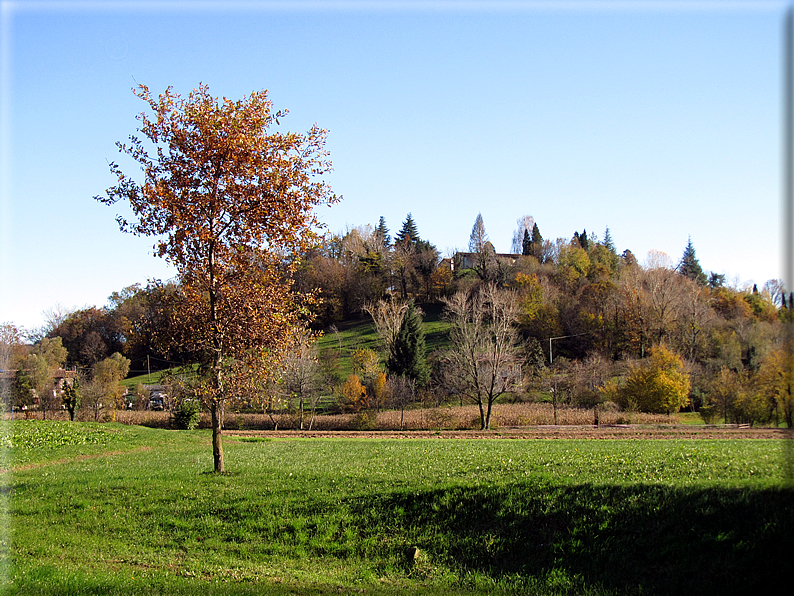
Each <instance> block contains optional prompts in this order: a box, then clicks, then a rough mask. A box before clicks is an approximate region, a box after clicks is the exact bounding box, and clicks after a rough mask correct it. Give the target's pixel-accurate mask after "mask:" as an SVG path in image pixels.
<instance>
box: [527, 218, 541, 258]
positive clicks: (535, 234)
mask: <svg viewBox="0 0 794 596" xmlns="http://www.w3.org/2000/svg"><path fill="white" fill-rule="evenodd" d="M530 254H531V255H532V256H533V257H535V258H536V259H537V260H538V261H540V260H541V257H542V256H543V236H541V235H540V228H539V227H538V223H537V222H535V225H534V226H532V250H531V252H530Z"/></svg>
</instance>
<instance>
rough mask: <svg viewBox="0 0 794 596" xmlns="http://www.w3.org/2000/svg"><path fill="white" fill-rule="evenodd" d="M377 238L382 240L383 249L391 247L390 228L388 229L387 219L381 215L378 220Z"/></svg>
mask: <svg viewBox="0 0 794 596" xmlns="http://www.w3.org/2000/svg"><path fill="white" fill-rule="evenodd" d="M375 236H376V237H377V238H378V239H379V240H380V242H381V245H382V246H383V248H389V246H391V236H389V228H387V227H386V219H385V218H384V217H383V216H382V215H381V216H380V220H378V227H377V228H375Z"/></svg>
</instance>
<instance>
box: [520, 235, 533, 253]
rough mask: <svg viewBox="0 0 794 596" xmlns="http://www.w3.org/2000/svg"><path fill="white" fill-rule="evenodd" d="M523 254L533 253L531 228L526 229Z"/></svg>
mask: <svg viewBox="0 0 794 596" xmlns="http://www.w3.org/2000/svg"><path fill="white" fill-rule="evenodd" d="M521 254H522V255H524V256H525V257H526V256H529V255H531V254H532V236H530V235H529V230H524V240H523V241H522V242H521Z"/></svg>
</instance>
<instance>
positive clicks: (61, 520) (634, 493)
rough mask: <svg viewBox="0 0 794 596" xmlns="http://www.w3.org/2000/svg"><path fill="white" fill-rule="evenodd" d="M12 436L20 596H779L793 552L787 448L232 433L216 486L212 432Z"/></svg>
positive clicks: (6, 490)
mask: <svg viewBox="0 0 794 596" xmlns="http://www.w3.org/2000/svg"><path fill="white" fill-rule="evenodd" d="M3 428H4V433H3V435H2V436H3V437H5V438H4V439H3V440H4V441H5V443H3V444H4V445H8V444H13V445H14V446H15V449H14V455H13V461H12V462H11V463H12V464H13V465H14V466H16V467H17V469H16V470H15V471H14V472H13V473H12V474H4V475H3V480H2V482H3V484H2V488H3V492H2V494H3V495H5V498H6V499H7V501H6V503H7V509H8V511H9V512H10V519H11V523H10V525H9V526H8V527H10V535H9V536H5V537H3V542H2V547H3V552H4V553H9V544H10V556H6V557H4V560H5V562H6V563H7V564H8V563H10V565H9V566H8V569H7V571H8V579H7V581H6V583H5V585H4V588H5V590H6V591H7V593H9V594H34V593H35V594H52V595H55V594H58V595H60V594H78V593H79V594H125V595H126V594H219V595H220V594H232V595H235V594H332V593H333V594H336V593H345V594H347V593H357V592H358V591H360V590H364V591H365V593H367V594H406V593H407V594H425V593H431V594H433V593H435V594H451V593H475V594H494V593H496V594H498V593H505V594H624V593H644V594H680V593H721V594H730V593H772V592H774V589H775V588H776V587H777V586H778V583H777V580H778V579H780V580H781V581H782V580H785V579H786V575H787V574H786V571H785V570H786V569H787V565H788V564H789V563H790V561H789V557H790V554H791V553H792V552H794V490H793V489H792V487H791V482H790V478H787V477H786V474H787V470H789V469H790V468H789V467H787V465H785V464H787V462H791V456H792V453H791V446H790V443H791V442H790V441H777V442H775V441H755V440H752V441H751V440H745V441H706V440H701V441H630V440H625V441H604V440H602V441H573V440H571V441H567V440H545V441H544V440H538V441H518V440H459V441H453V440H440V439H437V440H348V439H323V440H320V439H292V440H266V439H265V440H263V439H255V440H231V439H227V441H226V464H227V468H228V470H229V474H227V475H223V476H218V475H215V474H212V473H210V472H209V471H210V470H211V467H212V462H211V451H210V446H209V440H210V435H209V434H208V433H206V432H204V431H192V432H187V431H183V432H169V431H162V430H157V429H148V428H140V427H122V426H120V425H112V424H108V425H88V424H86V425H82V424H78V425H72V424H70V423H53V422H47V423H44V422H26V421H20V422H15V423H12V424H8V423H6V425H5V426H4V427H3ZM42 433H43V434H42ZM97 433H100V434H97ZM101 433H104V434H101ZM47 434H48V435H49V436H51V437H52V438H53V441H52V444H48V443H47V442H46V441H45V442H42V441H41V440H39V439H38V438H36V437H41V436H44V435H47ZM6 455H8V452H7V451H6ZM411 547H418V548H419V549H420V551H419V556H418V559H416V560H415V561H414V559H413V558H412V557H411V556H410V554H411V551H410V549H411Z"/></svg>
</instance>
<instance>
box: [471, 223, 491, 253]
mask: <svg viewBox="0 0 794 596" xmlns="http://www.w3.org/2000/svg"><path fill="white" fill-rule="evenodd" d="M486 242H488V233H487V232H486V231H485V224H484V223H483V221H482V213H478V214H477V217H476V219H475V220H474V225H473V226H472V227H471V235H470V236H469V252H475V253H481V252H482V251H483V249H484V248H485V243H486Z"/></svg>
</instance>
